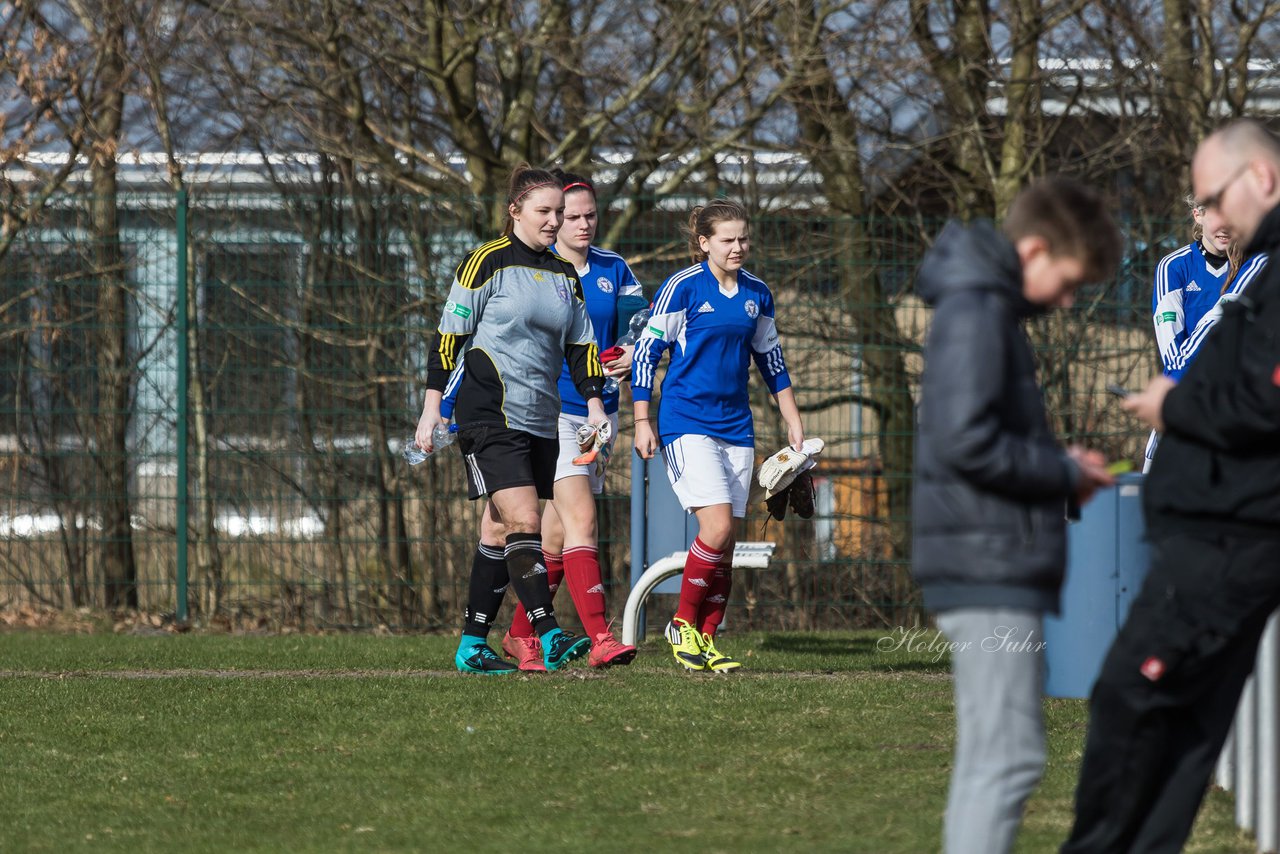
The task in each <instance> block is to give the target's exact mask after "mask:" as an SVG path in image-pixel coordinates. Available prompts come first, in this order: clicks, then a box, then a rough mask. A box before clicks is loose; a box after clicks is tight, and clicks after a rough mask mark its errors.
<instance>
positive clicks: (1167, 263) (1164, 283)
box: [1156, 243, 1195, 302]
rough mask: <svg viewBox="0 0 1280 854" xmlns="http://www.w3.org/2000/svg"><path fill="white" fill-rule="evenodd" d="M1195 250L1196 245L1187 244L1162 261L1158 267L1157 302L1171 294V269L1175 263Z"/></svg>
mask: <svg viewBox="0 0 1280 854" xmlns="http://www.w3.org/2000/svg"><path fill="white" fill-rule="evenodd" d="M1194 249H1195V244H1190V243H1189V244H1187V245H1186V246H1184V247H1182V248H1181V249H1177V250H1174V251H1173V252H1170V253H1169V254H1168V255H1166V256H1164V257H1163V258H1161V259H1160V263H1159V264H1157V265H1156V299H1157V302H1158V301H1159V300H1161V299H1163V298H1164V297H1165V296H1167V295H1168V293H1169V268H1170V267H1171V266H1173V262H1174V261H1176V260H1178V259H1179V258H1181V257H1182V256H1183V255H1186V254H1187V253H1188V252H1191V251H1193V250H1194Z"/></svg>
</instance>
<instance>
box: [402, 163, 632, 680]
mask: <svg viewBox="0 0 1280 854" xmlns="http://www.w3.org/2000/svg"><path fill="white" fill-rule="evenodd" d="M507 198H508V206H507V213H508V226H507V229H506V233H505V234H504V235H503V236H502V237H500V238H498V239H497V240H494V241H492V242H490V243H486V244H484V245H483V246H480V247H479V248H477V249H475V250H474V251H472V252H471V253H470V254H468V255H467V257H466V258H465V259H463V261H462V264H461V265H459V267H458V270H457V274H456V276H455V279H454V282H453V287H452V289H451V290H450V292H449V299H448V301H447V302H446V303H445V306H444V313H443V314H442V316H441V318H440V326H439V330H438V332H437V335H436V341H435V346H434V347H433V348H432V351H431V353H430V356H429V361H428V364H427V394H426V402H425V404H424V405H423V408H422V417H421V419H419V421H418V430H417V435H416V440H417V443H418V446H419V447H421V448H422V449H423V450H427V451H430V450H431V449H432V431H433V430H434V429H435V427H436V425H438V424H440V423H441V421H442V419H441V417H440V400H441V397H442V393H443V391H444V388H445V384H446V383H447V381H448V378H449V374H450V372H452V371H453V369H454V368H455V367H456V366H457V364H458V361H459V359H461V360H463V361H464V362H465V376H464V378H463V380H462V387H461V388H460V390H459V393H458V404H457V408H456V409H455V411H454V416H455V420H456V421H457V423H458V445H459V447H460V448H461V449H462V453H463V457H464V459H465V461H466V471H467V486H468V491H469V494H470V497H471V498H472V499H476V498H481V497H485V496H488V498H489V512H490V514H492V516H493V517H494V518H493V521H494V522H496V523H498V525H500V526H501V528H502V530H504V531H505V533H506V537H505V544H504V545H503V548H502V555H501V557H499V556H498V554H497V553H496V547H491V548H489V549H488V553H487V554H486V549H485V547H484V546H482V547H481V548H480V549H479V550H478V551H477V553H476V558H475V562H474V563H473V565H472V570H471V585H470V594H469V596H468V601H467V610H466V623H465V626H464V627H463V633H462V642H461V644H460V645H459V646H458V652H457V655H456V656H455V663H456V664H457V666H458V669H459V670H461V671H463V672H466V673H514V672H516V668H515V666H514V665H511V664H507V663H506V662H505V661H503V660H502V659H501V658H500V657H499V656H498V655H497V654H496V653H495V652H494V651H493V650H492V649H490V648H489V646H488V644H487V643H486V638H487V637H488V633H489V627H490V625H491V624H492V622H493V619H494V617H495V616H496V615H497V611H498V609H499V608H500V607H501V604H502V597H503V593H504V591H505V590H506V586H507V583H508V579H509V580H510V583H511V585H512V586H513V587H514V588H515V591H516V596H517V597H518V598H519V600H520V603H521V604H522V605H524V607H525V610H526V611H527V612H528V614H529V619H530V621H531V622H532V623H533V628H534V631H535V633H537V635H538V636H539V638H540V640H541V643H542V650H543V658H544V662H545V664H546V666H547V669H548V670H555V669H558V668H559V667H560V666H562V665H563V664H564V663H566V662H568V661H570V660H572V659H574V658H578V657H580V656H582V655H585V654H586V653H587V652H589V651H590V648H591V642H590V640H588V639H587V638H578V637H575V636H573V635H572V634H570V633H568V632H564V631H562V630H561V629H560V627H559V625H558V624H557V623H556V619H555V614H554V612H553V610H552V608H551V591H550V589H549V587H548V586H547V571H546V567H545V566H544V565H543V563H542V538H541V534H540V530H541V516H540V506H539V503H538V502H539V499H549V498H552V497H553V489H554V484H555V471H556V458H557V456H558V454H559V451H560V444H559V441H558V439H557V433H556V428H557V419H558V418H559V415H560V395H559V392H558V391H557V389H556V381H557V380H558V379H559V376H560V369H561V365H562V364H564V363H565V362H566V361H567V362H568V364H569V368H570V371H571V373H572V375H573V380H574V384H575V386H576V387H577V388H578V390H579V391H580V392H581V393H582V396H583V398H584V399H585V400H586V402H587V421H588V423H591V424H595V425H600V424H604V423H606V422H607V421H608V417H607V416H606V415H605V412H604V405H603V403H602V402H601V398H600V393H601V387H602V386H603V383H604V372H603V368H602V367H601V364H600V354H599V350H598V348H597V346H596V342H595V335H594V333H593V331H592V328H591V319H590V318H589V317H588V315H587V308H586V303H585V302H584V301H583V295H582V284H581V282H579V280H578V275H577V273H576V272H575V271H574V269H573V266H572V265H571V264H569V263H568V262H567V261H565V260H564V259H563V258H560V257H559V256H557V255H556V254H554V253H553V252H551V251H550V247H551V245H552V244H553V243H555V240H556V236H557V234H558V233H559V230H560V225H561V223H562V222H563V219H564V192H563V191H562V190H561V185H560V182H559V181H558V180H557V179H556V177H555V176H554V175H552V174H551V173H550V172H546V171H544V170H541V169H530V168H529V167H527V166H522V167H519V168H517V169H516V171H515V172H514V173H513V174H512V177H511V189H510V194H509V195H508V197H507Z"/></svg>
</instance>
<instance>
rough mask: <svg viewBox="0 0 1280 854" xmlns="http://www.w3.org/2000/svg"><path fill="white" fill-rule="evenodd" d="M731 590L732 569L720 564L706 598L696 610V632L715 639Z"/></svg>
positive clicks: (727, 605)
mask: <svg viewBox="0 0 1280 854" xmlns="http://www.w3.org/2000/svg"><path fill="white" fill-rule="evenodd" d="M732 588H733V567H732V566H726V565H724V564H721V565H720V566H717V567H716V571H715V574H714V575H712V576H711V586H710V587H708V588H707V598H706V599H703V600H702V607H701V608H700V609H699V610H698V631H700V632H702V634H704V635H711V636H712V637H715V635H716V629H718V628H720V621H721V620H723V619H724V611H725V608H727V607H729V591H730V590H731V589H732Z"/></svg>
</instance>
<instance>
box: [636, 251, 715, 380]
mask: <svg viewBox="0 0 1280 854" xmlns="http://www.w3.org/2000/svg"><path fill="white" fill-rule="evenodd" d="M701 271H702V265H701V264H695V265H693V266H692V267H689V268H687V269H685V270H681V271H680V272H679V273H676V274H675V275H673V276H672V277H671V278H670V279H668V280H667V283H666V284H665V285H663V287H662V290H661V291H659V292H658V296H657V297H656V298H655V299H654V301H653V313H652V314H650V315H649V322H648V323H647V324H645V329H644V332H643V333H641V335H640V340H639V341H637V342H636V349H635V353H634V354H633V356H632V365H633V377H632V384H633V385H635V386H639V387H640V388H647V389H652V388H653V382H654V379H655V377H656V375H657V374H656V372H657V367H658V361H659V360H660V359H661V358H662V349H665V348H666V347H669V346H672V345H674V344H675V343H676V339H678V338H680V337H682V336H683V326H684V310H683V309H682V310H680V311H675V312H673V311H671V310H670V308H671V299H672V297H674V296H675V292H676V288H677V287H678V286H679V284H680V283H681V282H683V281H684V280H685V279H688V278H690V277H691V276H696V275H697V274H698V273H700V272H701ZM676 315H678V317H677V316H676ZM650 326H652V327H653V328H655V329H660V330H662V335H663V337H662V338H659V337H658V336H656V335H654V334H653V333H652V332H650V331H649V327H650ZM658 341H661V342H662V348H659V349H658V352H657V353H656V354H655V353H654V352H653V351H654V349H655V347H656V346H657V345H656V342H658Z"/></svg>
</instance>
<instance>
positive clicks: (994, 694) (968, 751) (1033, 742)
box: [938, 608, 1045, 854]
mask: <svg viewBox="0 0 1280 854" xmlns="http://www.w3.org/2000/svg"><path fill="white" fill-rule="evenodd" d="M938 628H939V629H940V630H941V631H942V632H943V634H945V635H946V636H947V640H948V641H949V642H950V643H951V650H952V658H951V662H952V663H951V668H952V674H953V676H954V685H955V703H956V755H955V764H954V766H953V768H952V772H951V789H950V792H949V793H948V796H947V815H946V821H945V826H944V829H943V851H945V852H946V854H1004V853H1005V852H1008V851H1010V850H1012V848H1013V840H1014V837H1015V836H1016V835H1017V833H1018V826H1019V824H1021V822H1022V808H1023V805H1024V804H1025V803H1026V801H1027V798H1028V797H1029V796H1030V795H1031V792H1032V791H1033V790H1034V789H1035V787H1036V785H1037V784H1038V783H1039V782H1040V775H1041V773H1042V772H1043V770H1044V757H1045V753H1044V750H1045V748H1044V717H1043V714H1042V711H1041V698H1042V696H1043V693H1044V643H1043V641H1044V635H1043V631H1042V615H1041V614H1039V613H1038V612H1034V611H1024V610H1014V609H1010V608H960V609H956V610H953V611H943V612H941V613H939V614H938Z"/></svg>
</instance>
